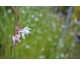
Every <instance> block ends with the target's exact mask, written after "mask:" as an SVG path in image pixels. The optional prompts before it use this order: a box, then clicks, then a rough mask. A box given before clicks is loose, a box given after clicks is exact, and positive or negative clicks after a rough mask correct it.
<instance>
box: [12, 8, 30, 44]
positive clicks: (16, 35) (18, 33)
mask: <svg viewBox="0 0 80 65" xmlns="http://www.w3.org/2000/svg"><path fill="white" fill-rule="evenodd" d="M20 13H21V8H20V10H19V14H18V18H17V20H16V21H15V22H17V21H18V19H19V16H20ZM13 14H14V17H15V8H14V7H13ZM19 24H21V21H20V22H19V23H18V24H14V33H13V36H12V40H13V43H14V45H16V44H17V43H19V42H21V41H20V38H21V34H22V38H23V39H25V36H24V35H25V34H27V35H28V34H30V31H29V30H31V29H30V28H29V27H24V28H23V29H20V28H19V27H18V25H19Z"/></svg>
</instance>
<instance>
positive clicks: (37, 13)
mask: <svg viewBox="0 0 80 65" xmlns="http://www.w3.org/2000/svg"><path fill="white" fill-rule="evenodd" d="M19 8H20V7H19V6H17V7H16V17H17V15H18V11H19ZM53 11H54V10H53ZM60 16H61V12H58V13H55V11H54V12H52V11H51V9H50V7H43V6H41V7H40V6H36V7H35V6H25V7H22V11H21V15H20V18H19V21H22V22H21V25H19V27H20V28H23V27H25V26H28V27H29V28H31V34H32V35H29V38H28V36H27V35H25V37H26V39H24V40H21V43H19V44H18V46H16V47H15V49H14V51H13V52H14V58H15V59H39V58H45V59H55V58H80V56H79V51H80V50H79V45H78V44H77V45H76V43H75V41H74V34H75V31H74V28H73V27H72V26H71V25H72V23H70V25H69V27H68V30H67V33H66V36H65V38H64V41H62V40H61V35H62V32H63V29H64V27H65V26H64V23H65V16H62V17H60ZM13 25H14V17H13V11H12V8H11V7H9V8H6V7H3V6H2V7H0V42H1V45H2V49H3V50H0V53H1V55H0V58H10V44H11V43H12V35H13ZM2 52H4V53H2Z"/></svg>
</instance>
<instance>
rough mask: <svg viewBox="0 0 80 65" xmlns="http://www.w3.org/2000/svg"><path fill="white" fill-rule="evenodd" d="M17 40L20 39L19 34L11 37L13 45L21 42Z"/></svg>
mask: <svg viewBox="0 0 80 65" xmlns="http://www.w3.org/2000/svg"><path fill="white" fill-rule="evenodd" d="M19 38H20V34H18V35H15V36H13V43H14V44H15V43H17V42H21V41H20V39H19Z"/></svg>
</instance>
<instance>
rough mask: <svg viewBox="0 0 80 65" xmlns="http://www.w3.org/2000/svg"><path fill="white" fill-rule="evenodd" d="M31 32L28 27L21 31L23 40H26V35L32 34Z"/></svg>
mask: <svg viewBox="0 0 80 65" xmlns="http://www.w3.org/2000/svg"><path fill="white" fill-rule="evenodd" d="M29 30H31V29H30V28H28V27H24V28H23V29H22V30H20V31H19V32H21V33H22V38H23V39H25V36H24V35H25V34H27V35H28V34H30V31H29Z"/></svg>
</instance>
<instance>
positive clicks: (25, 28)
mask: <svg viewBox="0 0 80 65" xmlns="http://www.w3.org/2000/svg"><path fill="white" fill-rule="evenodd" d="M23 29H24V30H31V29H30V28H29V27H24V28H23Z"/></svg>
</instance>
